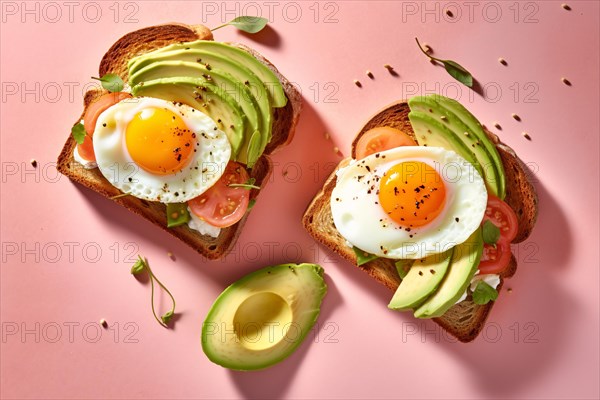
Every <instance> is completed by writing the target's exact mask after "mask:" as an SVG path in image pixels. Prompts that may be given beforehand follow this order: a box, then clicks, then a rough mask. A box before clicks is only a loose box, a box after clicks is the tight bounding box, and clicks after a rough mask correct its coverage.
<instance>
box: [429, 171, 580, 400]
mask: <svg viewBox="0 0 600 400" xmlns="http://www.w3.org/2000/svg"><path fill="white" fill-rule="evenodd" d="M535 186H536V190H537V192H538V196H539V210H540V213H539V217H538V222H537V224H536V227H535V229H534V231H533V233H532V235H531V236H530V237H529V239H528V240H527V241H526V242H525V243H532V244H536V245H537V247H536V249H537V250H539V252H537V251H536V252H535V253H534V254H528V255H526V256H525V258H523V257H521V255H520V254H518V257H517V258H518V261H519V263H520V265H519V269H518V270H517V274H516V275H515V277H513V278H511V279H509V280H507V281H506V282H505V287H510V286H511V284H513V282H514V284H515V285H516V286H519V287H520V289H519V293H518V294H517V293H513V294H512V296H514V295H518V298H517V299H515V298H513V297H511V294H508V293H506V292H505V291H504V290H503V292H504V293H501V299H502V300H504V299H506V301H504V302H503V301H502V300H500V301H499V302H498V304H496V305H495V306H494V309H493V310H492V312H491V316H490V318H489V319H488V321H487V322H486V327H484V329H483V331H482V334H481V335H480V336H479V337H478V338H477V339H476V340H475V341H474V342H473V343H472V344H468V345H464V344H461V343H449V342H447V341H442V343H441V346H442V347H443V348H444V349H446V350H447V351H448V352H449V353H451V354H453V355H454V356H455V357H456V358H457V359H458V360H460V361H462V362H463V363H464V366H465V369H467V370H469V371H470V372H471V373H472V374H473V377H474V380H473V382H474V385H476V386H478V387H479V389H480V390H481V392H482V393H484V394H485V395H486V396H492V397H504V396H511V395H516V394H518V393H519V391H522V390H525V389H526V387H527V386H528V384H533V383H534V381H536V380H538V379H542V377H543V376H544V372H545V371H546V370H548V369H550V367H551V366H552V363H553V360H555V359H559V358H560V357H558V354H559V353H560V351H561V350H562V349H564V347H566V346H563V345H566V343H564V338H566V337H569V334H568V332H567V331H568V330H571V329H577V323H576V321H577V319H578V312H577V310H578V308H579V307H578V304H576V302H575V300H574V299H573V298H572V296H570V295H568V294H567V293H566V292H565V291H564V290H563V289H561V287H560V285H559V284H558V279H560V273H561V270H563V269H564V268H565V267H566V266H567V265H568V261H569V257H570V254H571V248H572V237H571V231H570V227H569V224H568V221H567V218H566V216H565V214H564V212H563V211H562V209H561V208H560V206H559V205H558V203H556V201H555V200H554V198H553V197H552V195H551V194H550V193H549V192H548V191H547V190H546V188H545V187H544V186H543V185H542V183H541V182H539V181H536V182H535ZM538 256H539V260H538V259H537V258H536V257H538ZM530 257H533V259H531V258H530ZM528 260H529V261H530V262H528ZM528 267H529V268H528ZM531 267H533V268H531ZM530 269H533V270H532V271H530ZM507 297H508V298H507ZM517 301H518V303H517ZM508 303H510V304H508ZM517 307H518V309H517ZM521 310H522V311H521ZM497 321H503V322H502V323H499V322H497ZM486 331H489V333H488V332H486ZM502 336H505V337H504V338H502Z"/></svg>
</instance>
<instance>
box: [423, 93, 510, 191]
mask: <svg viewBox="0 0 600 400" xmlns="http://www.w3.org/2000/svg"><path fill="white" fill-rule="evenodd" d="M433 97H434V99H435V100H436V101H437V102H438V103H439V104H440V105H442V106H443V107H445V108H446V109H447V110H449V111H451V112H453V113H454V115H456V116H457V117H458V118H460V119H461V121H462V122H463V123H464V124H465V125H467V126H468V127H469V129H471V131H472V132H473V133H474V134H475V136H477V137H478V138H479V141H480V144H481V145H482V146H483V147H484V148H485V149H486V150H487V152H488V154H489V155H490V158H491V162H492V163H493V164H494V166H495V168H496V170H497V171H498V182H497V186H498V194H496V196H497V197H499V198H500V199H504V197H505V196H506V178H505V175H504V164H502V158H500V153H498V149H497V148H496V145H495V144H494V143H492V141H491V140H490V138H489V137H488V136H487V134H486V133H485V131H484V130H483V126H481V123H480V122H479V121H478V120H477V118H475V116H474V115H473V114H471V113H470V112H469V110H467V109H466V108H465V107H464V106H463V105H462V104H460V103H459V102H458V101H456V100H453V99H450V98H448V97H444V96H440V95H434V96H433Z"/></svg>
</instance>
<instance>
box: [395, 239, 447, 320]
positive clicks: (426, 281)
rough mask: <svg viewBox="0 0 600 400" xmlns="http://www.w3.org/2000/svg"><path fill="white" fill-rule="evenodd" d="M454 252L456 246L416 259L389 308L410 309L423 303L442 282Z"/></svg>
mask: <svg viewBox="0 0 600 400" xmlns="http://www.w3.org/2000/svg"><path fill="white" fill-rule="evenodd" d="M452 253H454V248H451V249H449V250H446V251H445V252H443V253H438V254H432V255H431V256H429V257H426V258H423V259H421V260H416V261H415V262H414V263H413V265H412V267H411V268H410V270H409V271H408V274H406V276H405V277H404V279H402V282H400V286H398V289H397V290H396V293H395V294H394V297H392V300H391V301H390V304H389V305H388V308H390V309H392V310H400V311H401V310H410V309H413V308H415V307H418V306H419V305H420V304H422V303H423V302H424V301H425V300H426V299H427V297H429V295H430V294H431V293H433V292H434V291H435V290H436V289H437V287H438V286H439V284H440V283H441V282H442V279H443V278H444V275H446V272H447V270H448V266H449V265H450V260H451V258H452ZM431 271H433V272H431Z"/></svg>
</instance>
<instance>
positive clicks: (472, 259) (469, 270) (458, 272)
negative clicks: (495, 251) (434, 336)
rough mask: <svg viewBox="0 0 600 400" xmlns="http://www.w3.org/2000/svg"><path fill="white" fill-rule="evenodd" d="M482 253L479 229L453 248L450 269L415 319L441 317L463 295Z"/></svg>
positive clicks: (421, 306)
mask: <svg viewBox="0 0 600 400" xmlns="http://www.w3.org/2000/svg"><path fill="white" fill-rule="evenodd" d="M482 252H483V239H482V236H481V229H480V228H478V229H477V230H476V231H475V232H473V234H472V235H471V236H469V238H468V239H467V240H466V241H465V242H463V243H461V244H459V245H458V246H455V247H454V254H452V260H450V267H449V269H448V272H446V276H445V277H444V280H443V281H442V283H441V284H440V286H439V288H438V289H437V290H436V291H435V292H434V293H433V294H432V295H431V296H430V297H429V298H427V300H425V302H424V303H423V304H421V305H420V306H419V307H418V308H417V309H416V310H415V317H417V318H434V317H439V316H440V315H443V314H444V313H445V312H446V311H448V309H449V308H450V307H452V306H453V305H454V304H455V303H456V301H457V300H458V299H460V297H461V296H462V295H463V293H465V290H466V289H467V286H469V283H470V282H471V279H473V276H474V275H475V273H476V272H477V267H478V266H479V260H480V259H481V253H482Z"/></svg>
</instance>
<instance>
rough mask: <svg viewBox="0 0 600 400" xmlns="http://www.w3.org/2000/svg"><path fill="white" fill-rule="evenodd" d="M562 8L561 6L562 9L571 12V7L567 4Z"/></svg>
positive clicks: (563, 4) (562, 5)
mask: <svg viewBox="0 0 600 400" xmlns="http://www.w3.org/2000/svg"><path fill="white" fill-rule="evenodd" d="M560 6H561V7H562V8H564V9H565V10H567V11H571V6H569V5H568V4H566V3H562V4H561V5H560Z"/></svg>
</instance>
